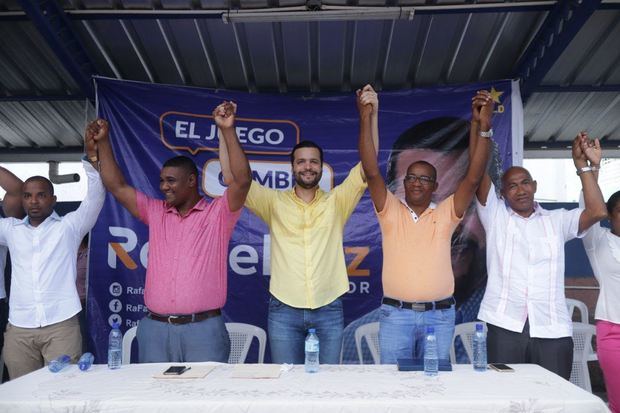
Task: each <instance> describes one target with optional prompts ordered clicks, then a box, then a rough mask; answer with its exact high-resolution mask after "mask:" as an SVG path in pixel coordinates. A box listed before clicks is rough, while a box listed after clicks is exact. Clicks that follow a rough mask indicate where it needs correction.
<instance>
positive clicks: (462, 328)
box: [450, 321, 487, 364]
mask: <svg viewBox="0 0 620 413" xmlns="http://www.w3.org/2000/svg"><path fill="white" fill-rule="evenodd" d="M478 323H482V325H483V326H484V332H485V333H486V332H487V324H486V323H484V322H482V321H471V322H469V323H462V324H457V325H455V326H454V336H453V337H452V345H451V346H450V363H452V364H456V350H455V348H454V344H455V342H456V338H457V337H459V338H460V339H461V342H462V343H463V347H464V348H465V352H466V353H467V357H468V358H469V360H470V361H471V360H473V359H474V335H475V333H476V324H478Z"/></svg>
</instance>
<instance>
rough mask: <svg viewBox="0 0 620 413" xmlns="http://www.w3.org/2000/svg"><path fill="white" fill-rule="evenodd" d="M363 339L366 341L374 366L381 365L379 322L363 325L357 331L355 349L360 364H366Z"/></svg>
mask: <svg viewBox="0 0 620 413" xmlns="http://www.w3.org/2000/svg"><path fill="white" fill-rule="evenodd" d="M362 339H365V340H366V345H367V346H368V349H369V350H370V355H371V356H372V361H373V363H374V364H379V363H381V357H380V356H379V322H378V321H376V322H374V323H368V324H362V325H361V326H359V327H358V328H357V329H356V330H355V348H356V349H357V357H358V358H359V361H360V364H364V353H362Z"/></svg>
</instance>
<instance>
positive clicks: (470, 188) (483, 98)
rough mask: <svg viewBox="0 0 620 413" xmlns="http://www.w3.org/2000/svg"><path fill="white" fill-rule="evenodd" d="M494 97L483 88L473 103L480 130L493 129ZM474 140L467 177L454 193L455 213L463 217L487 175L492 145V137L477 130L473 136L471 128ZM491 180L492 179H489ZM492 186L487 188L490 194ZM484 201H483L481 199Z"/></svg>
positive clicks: (472, 139) (473, 110)
mask: <svg viewBox="0 0 620 413" xmlns="http://www.w3.org/2000/svg"><path fill="white" fill-rule="evenodd" d="M493 106H494V105H493V99H492V98H491V95H490V94H489V92H487V91H485V90H483V91H479V92H478V93H477V94H476V96H475V97H474V99H473V103H472V113H474V115H473V116H472V117H475V116H476V114H475V112H476V110H478V112H479V118H480V122H479V126H478V127H479V130H480V131H483V132H486V131H488V130H490V129H491V117H492V116H493ZM475 126H476V125H475V124H474V123H473V122H472V127H471V128H472V130H473V129H474V128H475ZM472 141H473V142H474V147H473V148H472V147H471V146H470V148H469V151H470V155H469V157H470V161H469V166H468V167H467V173H466V174H465V177H464V178H463V180H462V181H461V183H460V184H459V186H458V188H457V190H456V192H455V193H454V213H455V214H456V216H457V217H459V218H461V217H462V216H463V214H465V211H466V210H467V208H468V207H469V204H470V203H471V200H472V198H473V197H474V194H476V191H477V190H478V187H479V185H480V183H481V181H482V179H483V177H484V175H485V171H486V167H487V160H488V157H489V147H490V145H491V144H490V142H491V141H490V139H489V138H484V137H481V136H480V133H479V132H477V133H476V135H475V136H473V134H472V132H471V130H470V143H471V142H472ZM489 182H490V181H489ZM489 188H490V184H489V187H488V188H487V190H486V193H487V194H488V192H489ZM481 202H482V201H481ZM484 202H486V196H485V197H484Z"/></svg>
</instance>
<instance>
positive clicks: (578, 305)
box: [566, 298, 590, 324]
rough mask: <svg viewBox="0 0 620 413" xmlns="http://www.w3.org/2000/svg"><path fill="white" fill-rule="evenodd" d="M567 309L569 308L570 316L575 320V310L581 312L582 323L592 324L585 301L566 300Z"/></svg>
mask: <svg viewBox="0 0 620 413" xmlns="http://www.w3.org/2000/svg"><path fill="white" fill-rule="evenodd" d="M566 307H568V316H569V317H570V318H571V320H572V319H573V312H574V311H575V309H577V310H579V315H580V320H579V321H581V322H582V323H586V324H587V323H589V322H590V318H589V317H590V315H589V314H588V306H587V305H586V303H584V302H583V301H579V300H575V299H574V298H567V299H566Z"/></svg>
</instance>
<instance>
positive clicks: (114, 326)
mask: <svg viewBox="0 0 620 413" xmlns="http://www.w3.org/2000/svg"><path fill="white" fill-rule="evenodd" d="M120 327H121V325H120V324H118V323H117V322H116V321H115V322H114V323H112V328H120Z"/></svg>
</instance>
